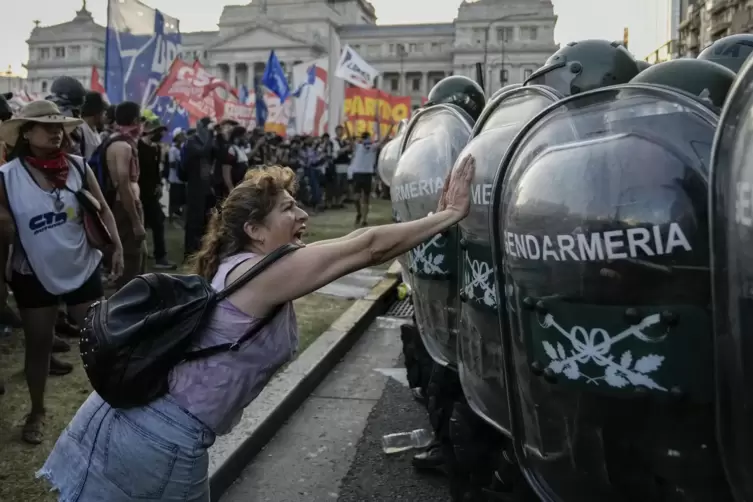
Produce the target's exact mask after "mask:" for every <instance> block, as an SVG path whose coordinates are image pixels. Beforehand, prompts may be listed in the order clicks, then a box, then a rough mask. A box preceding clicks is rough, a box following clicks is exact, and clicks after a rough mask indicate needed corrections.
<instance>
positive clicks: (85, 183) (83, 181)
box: [65, 154, 89, 192]
mask: <svg viewBox="0 0 753 502" xmlns="http://www.w3.org/2000/svg"><path fill="white" fill-rule="evenodd" d="M67 157H68V160H69V161H70V162H71V164H73V167H74V168H75V169H76V171H78V174H79V176H81V188H82V189H84V190H87V191H88V190H89V180H87V179H86V168H85V167H84V166H82V165H80V164H79V163H78V162H76V159H75V158H74V157H73V155H70V154H69V155H67ZM85 163H86V161H84V165H86V164H85ZM65 188H66V190H68V191H69V192H73V190H71V189H70V188H68V185H67V184H66V185H65Z"/></svg>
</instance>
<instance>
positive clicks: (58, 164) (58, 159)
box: [24, 150, 68, 188]
mask: <svg viewBox="0 0 753 502" xmlns="http://www.w3.org/2000/svg"><path fill="white" fill-rule="evenodd" d="M24 162H26V163H27V164H29V165H30V166H31V167H33V168H35V169H37V170H39V172H41V173H42V174H43V175H44V177H45V178H47V180H48V181H49V182H50V183H52V185H53V186H54V187H55V188H65V183H66V182H67V181H68V157H67V156H66V155H65V152H63V151H62V150H61V151H60V152H58V153H57V154H56V155H55V156H54V157H50V158H49V159H38V158H36V157H24Z"/></svg>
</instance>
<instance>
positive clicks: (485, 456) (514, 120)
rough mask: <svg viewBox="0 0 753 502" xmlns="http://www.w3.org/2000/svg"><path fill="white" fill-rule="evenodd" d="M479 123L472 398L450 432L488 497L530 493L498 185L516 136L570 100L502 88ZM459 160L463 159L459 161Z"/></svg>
mask: <svg viewBox="0 0 753 502" xmlns="http://www.w3.org/2000/svg"><path fill="white" fill-rule="evenodd" d="M495 96H496V97H495V98H492V99H491V100H490V102H489V104H487V106H486V108H484V111H483V112H482V114H481V117H480V118H479V120H478V121H477V122H476V125H475V127H474V130H473V136H472V139H471V141H470V142H469V143H468V145H467V146H466V147H465V149H464V150H463V152H462V153H461V154H460V156H459V157H458V158H459V159H462V158H463V157H464V156H465V155H467V154H471V155H473V156H474V158H475V159H476V172H475V176H474V180H473V182H472V185H471V186H472V194H473V197H472V200H471V211H470V214H469V215H468V217H467V218H465V219H464V220H463V221H461V222H460V223H459V224H458V229H459V236H460V243H459V247H460V250H459V252H460V257H459V273H458V275H459V280H460V284H459V288H460V295H459V296H460V322H459V334H458V373H459V376H460V382H461V385H462V388H463V394H464V396H465V400H459V401H458V402H456V403H455V408H454V411H453V417H452V421H451V422H450V432H451V436H452V442H453V446H454V449H455V456H456V458H457V459H458V464H459V465H461V466H463V468H464V469H465V471H466V473H467V477H468V478H469V480H470V482H469V483H468V487H467V492H466V497H467V499H468V500H472V501H476V502H482V501H486V500H494V498H491V497H490V495H491V494H496V495H498V496H501V495H506V496H510V494H511V493H513V492H517V493H518V494H520V495H522V494H524V493H526V492H528V490H529V488H528V485H527V483H526V482H525V480H524V479H523V478H522V476H521V475H520V469H519V467H518V465H517V463H516V462H515V453H514V450H513V447H512V441H511V436H512V432H511V424H510V410H509V407H508V403H507V399H506V392H507V390H506V386H505V384H504V368H503V361H502V359H503V356H502V337H503V336H509V329H502V331H500V324H501V323H500V320H499V316H498V314H497V302H500V301H504V297H502V298H499V296H498V293H497V291H496V289H495V284H494V273H493V268H494V263H493V260H492V244H491V234H490V232H489V209H490V204H491V188H492V185H493V183H494V178H495V177H496V176H497V173H498V171H499V166H500V163H501V162H502V159H503V158H504V156H505V153H506V152H507V148H508V146H509V145H510V143H512V141H513V138H514V137H515V135H516V134H517V133H518V132H519V131H520V130H521V129H522V128H523V126H524V125H525V124H526V122H528V121H529V120H530V119H532V118H533V117H534V116H536V115H537V114H538V113H540V112H542V111H543V110H544V109H546V108H547V107H548V106H550V105H552V104H553V103H555V102H556V101H558V100H560V99H562V97H563V96H562V95H561V94H559V93H557V92H556V91H554V90H553V89H549V88H545V87H542V86H538V85H528V86H524V87H522V86H520V85H511V86H506V87H503V88H502V89H501V90H500V91H497V93H495ZM457 167H459V161H457V162H456V168H457Z"/></svg>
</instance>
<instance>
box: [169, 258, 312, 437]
mask: <svg viewBox="0 0 753 502" xmlns="http://www.w3.org/2000/svg"><path fill="white" fill-rule="evenodd" d="M254 256H256V255H255V254H253V253H240V254H237V255H234V256H231V257H230V258H227V259H225V260H224V261H223V262H222V264H220V267H219V269H218V270H217V274H215V276H214V279H212V287H213V288H214V289H215V290H217V291H221V290H222V289H224V287H225V279H226V277H227V274H228V273H229V272H230V271H231V270H232V269H233V268H234V267H235V266H236V265H238V264H240V263H242V262H244V261H246V260H248V259H251V258H253V257H254ZM259 321H260V319H258V318H255V317H252V316H249V315H247V314H244V313H243V312H241V311H240V310H239V309H238V308H236V307H235V306H234V305H233V304H232V303H230V301H229V300H223V301H221V302H220V303H219V305H218V306H217V308H216V309H215V311H214V313H213V314H212V317H211V319H210V321H209V324H208V325H207V327H206V328H205V329H204V332H203V333H202V334H201V336H200V337H199V339H198V340H197V342H195V343H194V344H193V346H192V347H191V350H196V349H201V348H204V347H211V346H212V345H219V344H223V343H227V342H234V341H236V340H237V339H238V338H240V337H241V336H243V334H244V333H245V332H246V331H247V330H248V329H249V328H250V327H251V326H252V325H253V324H254V323H257V322H259ZM297 349H298V323H297V322H296V318H295V311H294V310H293V304H292V302H288V303H287V304H286V305H285V306H283V308H282V310H280V312H279V313H278V314H277V316H276V317H275V319H273V320H272V321H271V322H269V324H267V325H266V326H265V327H264V328H263V329H262V330H261V331H259V332H258V333H257V334H256V335H255V336H254V337H253V338H251V340H249V341H247V342H246V343H244V344H243V345H242V346H241V348H240V350H238V351H237V352H223V353H220V354H216V355H213V356H211V357H208V358H205V359H199V360H196V361H190V362H186V363H183V364H180V365H178V366H176V367H175V368H174V369H173V370H172V372H171V373H170V395H171V396H173V398H175V400H176V401H177V402H178V404H180V405H181V406H183V407H184V408H185V409H186V410H188V411H189V412H190V413H191V414H193V415H194V416H195V417H196V418H198V419H199V420H201V421H202V422H204V424H206V425H207V426H208V427H209V428H210V429H212V430H213V431H214V432H215V434H218V435H222V434H227V433H228V432H230V431H231V430H232V428H233V427H235V426H236V425H237V424H238V422H239V421H240V419H241V416H242V414H243V409H244V408H245V407H246V406H248V405H249V403H251V401H253V400H254V399H255V398H256V396H258V395H259V393H260V392H261V391H262V389H263V388H264V386H265V385H266V384H267V382H268V381H269V379H270V378H272V375H274V373H275V372H276V371H277V370H278V369H280V367H281V366H282V365H283V364H285V363H286V362H287V361H289V360H290V359H291V358H292V356H293V355H294V354H295V351H296V350H297Z"/></svg>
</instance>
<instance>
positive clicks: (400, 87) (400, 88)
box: [397, 72, 405, 96]
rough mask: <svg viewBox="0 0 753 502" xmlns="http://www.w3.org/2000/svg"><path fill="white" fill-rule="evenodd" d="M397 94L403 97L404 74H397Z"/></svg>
mask: <svg viewBox="0 0 753 502" xmlns="http://www.w3.org/2000/svg"><path fill="white" fill-rule="evenodd" d="M397 78H398V80H397V93H398V95H400V96H405V72H400V73H398V74H397Z"/></svg>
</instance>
